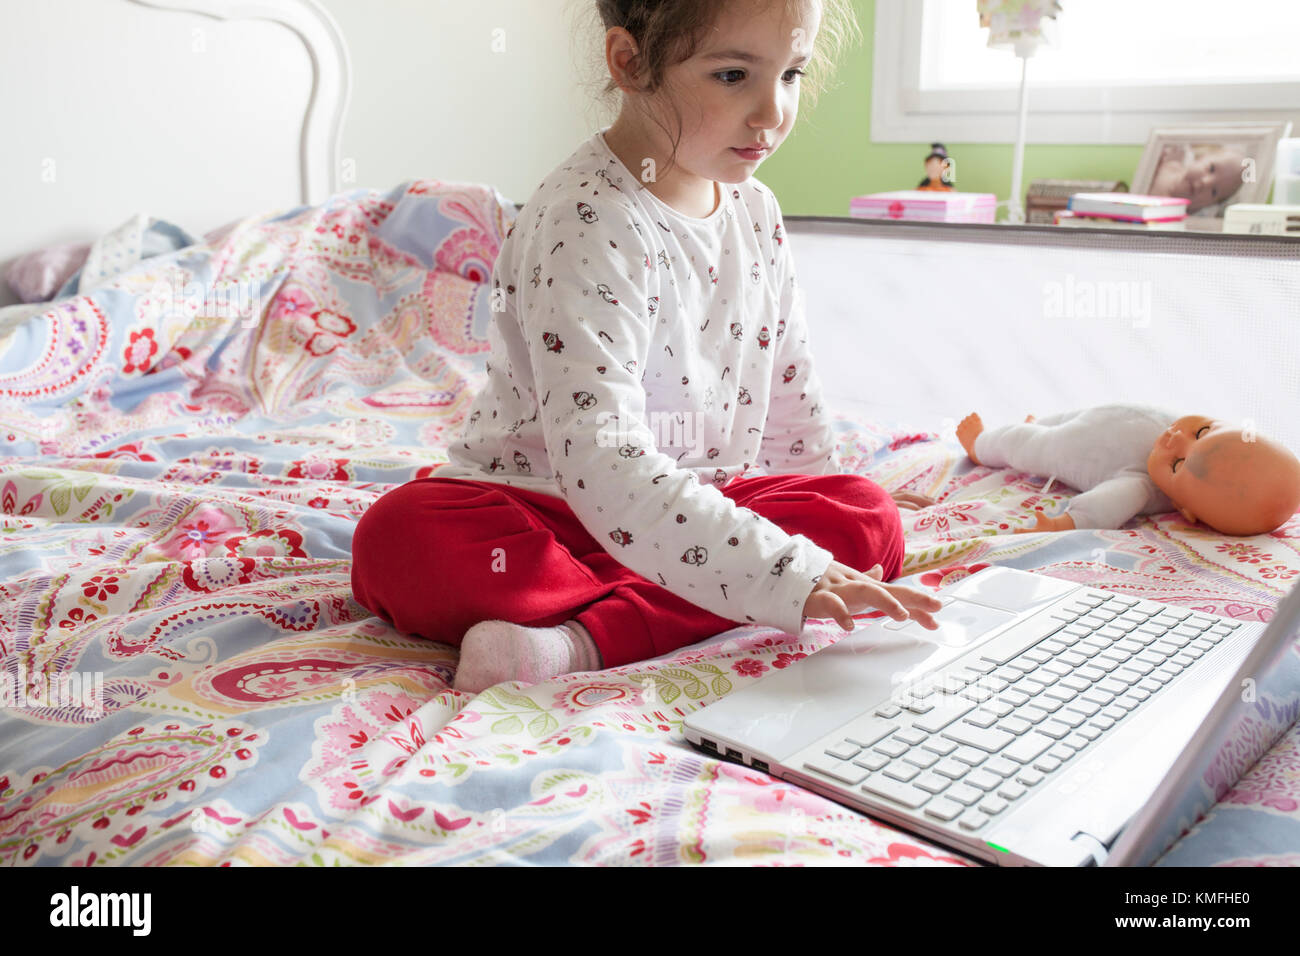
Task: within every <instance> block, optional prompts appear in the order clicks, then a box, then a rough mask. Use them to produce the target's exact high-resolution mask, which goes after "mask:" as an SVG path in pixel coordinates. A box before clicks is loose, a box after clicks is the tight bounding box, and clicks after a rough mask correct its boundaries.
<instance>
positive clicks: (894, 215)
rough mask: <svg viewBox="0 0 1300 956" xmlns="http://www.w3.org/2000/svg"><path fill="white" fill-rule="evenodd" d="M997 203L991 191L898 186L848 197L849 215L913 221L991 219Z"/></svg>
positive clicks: (973, 220)
mask: <svg viewBox="0 0 1300 956" xmlns="http://www.w3.org/2000/svg"><path fill="white" fill-rule="evenodd" d="M997 202H998V198H997V196H995V195H993V193H963V192H956V191H953V192H936V191H934V190H928V189H898V190H894V191H893V192H884V193H871V194H870V195H867V196H854V197H853V198H852V199H851V200H849V215H850V216H854V217H856V218H859V219H906V220H909V221H913V222H992V221H993V218H994V213H995V212H996V211H997Z"/></svg>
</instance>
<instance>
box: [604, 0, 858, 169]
mask: <svg viewBox="0 0 1300 956" xmlns="http://www.w3.org/2000/svg"><path fill="white" fill-rule="evenodd" d="M731 2H733V0H596V16H597V18H598V20H599V26H600V27H601V30H600V36H601V41H602V42H601V45H600V49H601V60H600V71H601V73H603V74H604V75H605V76H606V77H607V81H606V82H605V83H604V86H603V87H602V89H601V95H602V99H605V100H608V98H609V97H610V96H611V95H612V94H616V93H618V92H620V88H619V85H618V84H617V83H616V82H615V81H614V79H613V77H609V76H608V72H607V67H606V65H605V58H604V50H605V46H604V42H603V41H604V37H605V35H606V34H607V33H608V31H609V30H611V29H612V28H614V27H622V28H623V29H624V30H626V31H627V32H628V33H630V34H631V35H632V39H633V40H635V41H636V46H637V53H636V55H635V56H633V57H632V59H631V60H629V61H628V64H627V72H628V75H629V77H631V78H634V79H635V82H636V86H637V89H638V91H639V92H641V93H646V94H652V95H653V94H655V93H657V92H659V91H660V90H661V89H662V88H663V86H664V81H665V77H666V74H667V72H668V69H669V68H670V67H673V66H676V65H677V64H678V63H682V62H684V61H685V60H689V59H690V58H691V57H692V56H694V55H695V53H696V51H697V50H698V48H699V45H700V40H701V38H702V37H703V36H704V34H705V32H706V31H707V30H708V29H709V28H710V27H712V26H713V25H714V24H715V23H716V22H717V21H718V19H719V18H720V16H721V15H722V13H723V11H724V10H726V8H727V7H728V6H729V4H730V3H731ZM818 2H820V4H821V8H822V18H821V25H820V26H819V28H818V30H817V37H816V40H815V41H814V44H813V49H812V50H811V51H810V54H809V55H810V58H809V62H808V64H807V65H806V66H805V67H803V69H804V72H805V73H806V76H804V78H803V79H802V80H800V91H801V94H806V95H807V97H808V98H809V100H810V102H811V104H812V105H814V106H815V105H816V104H817V98H818V95H819V94H820V93H822V92H823V91H825V90H826V89H827V81H828V79H829V77H830V76H831V74H832V73H833V71H834V66H835V63H836V62H837V61H838V60H839V57H840V55H841V53H842V52H843V51H844V49H845V48H846V47H847V46H849V45H850V44H851V42H852V41H854V40H857V41H861V40H862V32H861V29H860V27H859V26H858V22H857V17H856V15H855V13H854V11H853V8H852V5H851V2H850V0H767V4H766V5H765V6H761V7H759V9H763V10H766V9H769V8H770V7H771V6H772V5H774V4H784V5H785V11H786V15H787V16H789V17H790V18H791V19H794V18H796V17H797V16H798V15H799V13H800V12H801V11H803V10H804V9H806V8H807V7H808V6H810V5H811V4H814V3H818ZM671 105H672V109H673V112H674V114H675V115H676V118H677V129H676V130H675V131H674V130H671V129H669V128H668V127H666V126H662V125H661V128H662V129H663V130H664V132H665V133H666V134H667V135H668V138H669V139H670V140H672V143H673V155H672V157H670V159H669V165H671V164H672V162H673V159H675V158H676V155H677V146H678V145H679V144H680V142H681V132H682V130H681V127H682V117H681V111H680V110H679V109H678V107H677V105H676V104H675V103H671Z"/></svg>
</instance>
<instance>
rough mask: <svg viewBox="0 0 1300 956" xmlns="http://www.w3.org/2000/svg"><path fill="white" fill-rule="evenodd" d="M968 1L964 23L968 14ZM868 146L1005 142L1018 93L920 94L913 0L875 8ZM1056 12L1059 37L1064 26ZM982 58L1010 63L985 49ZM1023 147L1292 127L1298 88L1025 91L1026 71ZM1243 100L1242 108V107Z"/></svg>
mask: <svg viewBox="0 0 1300 956" xmlns="http://www.w3.org/2000/svg"><path fill="white" fill-rule="evenodd" d="M974 6H975V4H974V3H973V2H972V3H971V7H972V10H971V16H974V15H975V11H974ZM875 15H876V22H875V30H874V37H873V43H872V45H873V56H872V85H871V139H872V141H873V142H880V143H916V142H928V141H931V140H935V139H943V140H944V141H946V142H958V143H1011V142H1014V141H1015V138H1016V122H1017V119H1018V116H1019V108H1020V92H1019V89H1018V88H1011V89H1008V88H1005V87H1004V88H996V87H984V88H974V89H961V90H923V89H921V85H920V76H921V19H922V3H921V2H920V0H876V11H875ZM1064 17H1068V13H1066V14H1063V22H1062V24H1061V29H1063V30H1065V29H1068V28H1069V24H1068V23H1067V22H1065V21H1064ZM989 55H990V56H994V55H1002V56H1012V55H1013V54H1012V53H1011V52H1009V51H1006V52H1000V51H993V50H990V51H989ZM1028 77H1029V118H1028V120H1027V122H1026V131H1027V132H1026V137H1027V140H1028V142H1031V143H1060V144H1065V143H1070V144H1106V145H1112V144H1113V145H1135V146H1140V145H1144V144H1145V143H1146V142H1147V139H1148V137H1149V135H1150V133H1151V130H1152V129H1153V128H1155V127H1157V126H1187V125H1191V124H1195V123H1222V122H1228V121H1232V122H1249V121H1278V120H1291V122H1292V125H1293V127H1294V128H1297V129H1300V82H1294V83H1278V82H1261V83H1231V84H1225V83H1218V84H1214V83H1198V84H1179V85H1169V84H1166V85H1159V86H1154V85H1130V86H1099V87H1086V86H1052V87H1035V86H1034V61H1033V58H1032V57H1031V58H1030V59H1029V66H1028ZM1243 102H1249V103H1250V104H1251V107H1250V108H1249V109H1244V108H1242V106H1241V104H1242V103H1243Z"/></svg>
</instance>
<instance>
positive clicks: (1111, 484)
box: [957, 405, 1300, 535]
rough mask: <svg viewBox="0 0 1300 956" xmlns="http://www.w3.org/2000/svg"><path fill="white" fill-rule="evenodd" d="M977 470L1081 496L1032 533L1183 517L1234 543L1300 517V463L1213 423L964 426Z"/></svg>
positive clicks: (1108, 411) (1141, 420)
mask: <svg viewBox="0 0 1300 956" xmlns="http://www.w3.org/2000/svg"><path fill="white" fill-rule="evenodd" d="M957 439H958V441H960V442H961V444H962V447H963V448H965V449H966V454H967V455H969V456H970V459H971V461H973V462H975V463H976V464H977V465H988V466H989V467H992V468H1002V467H1010V468H1015V469H1016V470H1018V471H1026V472H1029V473H1030V474H1035V475H1050V476H1052V477H1055V478H1060V479H1061V480H1062V481H1064V482H1066V483H1067V484H1069V485H1071V486H1073V487H1074V488H1077V489H1079V491H1080V492H1082V494H1079V495H1076V496H1075V497H1074V498H1073V499H1072V500H1071V501H1070V503H1069V505H1068V506H1067V507H1066V509H1065V513H1064V514H1061V515H1058V516H1056V517H1048V516H1047V515H1044V514H1043V513H1042V512H1038V513H1037V515H1036V518H1037V525H1036V526H1035V527H1034V528H1032V529H1030V528H1026V529H1022V530H1025V531H1068V530H1070V529H1073V528H1118V527H1120V526H1122V525H1123V524H1124V523H1125V522H1127V521H1128V520H1129V519H1130V518H1132V517H1133V516H1134V515H1139V514H1154V513H1158V512H1162V511H1173V510H1177V511H1179V512H1180V513H1181V514H1182V516H1183V517H1184V518H1186V519H1187V520H1188V521H1189V522H1193V523H1195V522H1196V521H1198V520H1199V521H1201V522H1203V523H1204V524H1207V525H1209V526H1210V527H1211V528H1213V529H1214V530H1216V531H1219V532H1221V533H1223V534H1231V535H1254V534H1264V533H1266V532H1269V531H1273V530H1274V529H1276V528H1278V527H1279V526H1280V525H1282V524H1283V523H1285V522H1286V521H1287V519H1289V518H1290V517H1291V516H1292V515H1293V514H1294V513H1295V511H1296V508H1297V507H1300V459H1297V458H1296V456H1295V455H1294V454H1293V453H1292V452H1291V451H1290V450H1289V449H1288V448H1286V446H1284V445H1281V444H1279V443H1278V442H1275V441H1271V440H1269V439H1267V438H1264V437H1262V436H1257V435H1255V434H1254V433H1253V432H1251V431H1247V430H1243V429H1240V428H1233V427H1231V426H1230V425H1228V424H1227V423H1226V422H1222V421H1218V420H1216V419H1213V418H1207V417H1206V416H1204V415H1184V416H1182V417H1181V418H1180V417H1179V416H1177V415H1175V414H1174V413H1172V412H1168V411H1165V410H1164V409H1161V408H1153V407H1151V406H1147V405H1101V406H1098V407H1096V408H1086V409H1082V410H1080V411H1073V412H1064V413H1061V414H1058V415H1051V416H1048V417H1046V418H1042V419H1035V418H1034V416H1032V415H1030V416H1029V417H1027V418H1026V419H1025V422H1024V424H1020V425H1008V426H1004V427H1002V428H995V429H992V430H990V431H985V430H984V423H983V422H982V421H981V420H980V417H979V415H976V414H973V413H972V414H970V415H967V416H966V417H965V418H964V419H962V421H961V424H960V425H958V426H957Z"/></svg>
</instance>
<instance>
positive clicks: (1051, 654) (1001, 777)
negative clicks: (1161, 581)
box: [804, 590, 1239, 832]
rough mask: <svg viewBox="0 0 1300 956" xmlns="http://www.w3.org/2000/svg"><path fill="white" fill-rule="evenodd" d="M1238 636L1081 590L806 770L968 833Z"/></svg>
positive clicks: (855, 725) (890, 709) (871, 719)
mask: <svg viewBox="0 0 1300 956" xmlns="http://www.w3.org/2000/svg"><path fill="white" fill-rule="evenodd" d="M1238 626H1239V624H1238V622H1235V621H1226V620H1224V619H1222V618H1218V617H1210V616H1207V615H1205V614H1198V613H1196V612H1194V611H1189V610H1186V609H1184V608H1173V607H1167V606H1165V605H1162V604H1155V603H1153V602H1151V601H1143V600H1139V599H1137V598H1130V597H1123V596H1121V595H1116V594H1109V593H1106V592H1103V591H1096V590H1087V591H1084V592H1081V593H1080V594H1079V595H1077V596H1073V597H1072V598H1071V599H1069V600H1068V601H1067V602H1066V603H1065V605H1064V606H1063V607H1061V608H1058V609H1055V610H1053V611H1052V612H1051V614H1050V615H1048V616H1045V617H1043V618H1042V619H1039V618H1035V619H1034V620H1033V622H1027V624H1026V625H1019V626H1017V627H1015V628H1012V629H1010V630H1009V631H1008V632H1007V633H1006V634H1004V635H999V636H998V637H997V638H994V639H993V640H992V641H989V642H988V643H987V644H986V645H984V646H983V647H982V648H981V649H980V650H979V652H978V654H977V655H976V656H977V657H978V659H977V660H974V661H971V660H963V661H962V662H961V663H960V665H959V666H958V668H957V669H956V670H955V671H950V672H946V673H944V674H943V675H941V676H939V677H930V678H927V679H925V680H923V681H922V682H921V683H920V684H917V685H913V686H911V687H909V688H907V689H906V690H904V691H902V692H900V693H897V694H895V695H894V696H893V697H892V698H891V699H890V700H889V701H887V702H885V703H884V704H882V705H881V706H879V707H877V708H875V710H874V712H870V713H867V714H864V715H863V716H861V717H859V718H857V719H856V720H854V721H853V722H852V723H851V724H849V725H848V726H847V727H844V728H843V729H842V730H841V731H837V733H836V736H838V737H839V738H840V739H839V740H838V741H835V740H832V741H831V742H830V743H829V745H828V746H826V748H825V750H824V752H823V753H822V754H821V755H820V756H818V757H816V758H814V759H811V760H808V761H806V762H805V763H804V767H805V769H808V770H813V771H816V772H817V773H819V774H823V775H825V776H827V777H829V778H831V779H833V780H836V781H838V782H839V783H841V784H847V785H849V786H853V787H858V788H860V789H861V790H862V792H864V793H867V794H870V795H872V796H874V797H883V798H885V799H887V800H892V801H894V802H895V803H898V804H901V805H902V806H903V807H906V808H907V809H909V810H913V811H916V812H918V813H921V814H924V815H925V816H926V817H929V818H931V819H932V820H935V821H938V822H941V823H947V824H951V825H953V826H957V827H959V828H960V829H961V830H963V831H965V832H974V831H976V830H979V829H980V828H981V827H983V826H984V825H985V824H987V823H988V822H989V821H990V820H993V819H995V818H997V817H998V816H999V815H1000V814H1003V813H1006V812H1007V810H1008V809H1009V808H1011V807H1012V806H1014V805H1015V802H1016V801H1017V800H1019V799H1021V798H1022V797H1024V796H1025V795H1026V794H1028V793H1030V792H1031V791H1033V790H1034V788H1036V787H1038V786H1039V785H1040V784H1041V783H1042V782H1043V781H1044V780H1045V779H1047V778H1048V777H1050V776H1052V775H1053V774H1055V773H1056V772H1057V771H1058V770H1060V769H1061V768H1062V767H1063V766H1064V765H1065V764H1067V763H1068V762H1069V761H1070V760H1072V759H1073V758H1075V757H1076V756H1079V755H1080V754H1081V753H1082V752H1083V751H1085V750H1086V749H1087V748H1088V746H1089V745H1090V744H1092V743H1093V742H1094V741H1096V740H1098V739H1099V738H1101V737H1102V735H1103V734H1105V733H1106V732H1107V731H1109V730H1111V728H1113V727H1115V725H1116V724H1119V723H1121V722H1122V721H1123V720H1124V719H1125V718H1126V717H1127V716H1128V715H1129V714H1130V713H1132V712H1133V711H1134V710H1135V709H1137V707H1139V706H1140V705H1141V704H1142V703H1143V702H1144V701H1146V700H1147V699H1149V698H1150V697H1152V696H1153V695H1156V694H1159V693H1160V692H1161V691H1162V690H1163V689H1164V688H1165V687H1166V686H1167V685H1168V684H1169V682H1170V681H1172V680H1173V679H1174V678H1175V677H1177V676H1178V675H1179V674H1180V673H1182V671H1183V670H1184V669H1185V668H1187V667H1188V666H1190V665H1192V664H1194V663H1195V662H1196V661H1197V660H1198V659H1199V658H1200V657H1201V656H1202V655H1204V654H1205V652H1206V651H1208V650H1210V649H1211V648H1213V647H1214V645H1215V644H1217V643H1219V642H1220V641H1222V640H1223V639H1224V638H1225V637H1227V636H1229V635H1231V634H1232V633H1233V632H1234V631H1235V630H1236V628H1237V627H1238Z"/></svg>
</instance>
